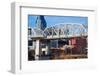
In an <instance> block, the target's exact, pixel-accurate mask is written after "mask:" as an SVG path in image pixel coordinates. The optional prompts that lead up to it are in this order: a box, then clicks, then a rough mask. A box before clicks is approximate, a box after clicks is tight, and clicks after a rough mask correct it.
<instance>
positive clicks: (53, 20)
mask: <svg viewBox="0 0 100 76" xmlns="http://www.w3.org/2000/svg"><path fill="white" fill-rule="evenodd" d="M37 16H38V15H28V26H29V27H35V23H36V18H37ZM44 18H45V20H46V23H47V27H49V26H52V25H55V24H58V23H80V24H84V25H86V26H87V25H88V17H80V16H44Z"/></svg>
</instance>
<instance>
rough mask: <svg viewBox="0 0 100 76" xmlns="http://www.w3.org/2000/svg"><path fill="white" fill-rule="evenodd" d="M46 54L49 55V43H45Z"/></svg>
mask: <svg viewBox="0 0 100 76" xmlns="http://www.w3.org/2000/svg"><path fill="white" fill-rule="evenodd" d="M46 54H47V55H49V54H50V41H47V43H46Z"/></svg>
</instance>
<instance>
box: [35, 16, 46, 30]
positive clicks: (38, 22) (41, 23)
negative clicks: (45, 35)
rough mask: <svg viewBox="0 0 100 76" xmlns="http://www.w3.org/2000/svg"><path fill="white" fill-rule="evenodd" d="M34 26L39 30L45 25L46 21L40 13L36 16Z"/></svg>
mask: <svg viewBox="0 0 100 76" xmlns="http://www.w3.org/2000/svg"><path fill="white" fill-rule="evenodd" d="M36 27H37V28H39V29H41V30H44V29H45V28H46V27H47V23H46V20H45V18H44V16H42V15H40V16H37V19H36Z"/></svg>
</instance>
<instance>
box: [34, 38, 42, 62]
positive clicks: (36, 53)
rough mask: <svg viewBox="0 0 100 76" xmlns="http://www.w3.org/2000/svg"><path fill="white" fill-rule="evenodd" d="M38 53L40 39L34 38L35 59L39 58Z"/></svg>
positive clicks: (39, 50)
mask: <svg viewBox="0 0 100 76" xmlns="http://www.w3.org/2000/svg"><path fill="white" fill-rule="evenodd" d="M40 53H41V47H40V40H39V39H37V40H36V49H35V60H39V59H40V57H39V56H40Z"/></svg>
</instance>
